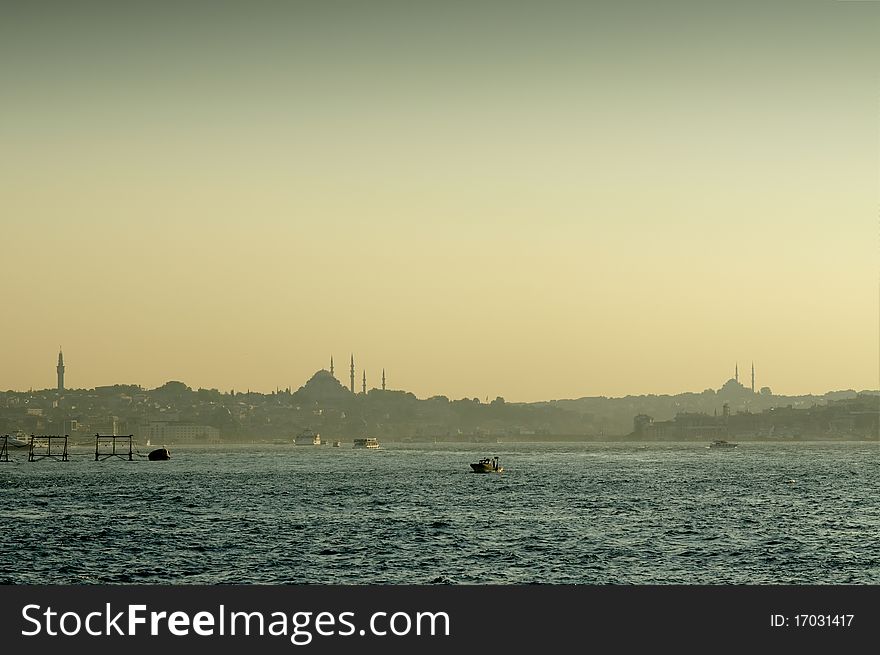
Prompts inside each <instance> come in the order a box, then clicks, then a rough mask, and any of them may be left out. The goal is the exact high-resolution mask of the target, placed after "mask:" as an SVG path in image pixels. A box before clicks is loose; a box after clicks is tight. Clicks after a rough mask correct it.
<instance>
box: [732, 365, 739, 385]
mask: <svg viewBox="0 0 880 655" xmlns="http://www.w3.org/2000/svg"><path fill="white" fill-rule="evenodd" d="M733 377H734V379H735V380H736V381H737V382H739V362H737V363H736V371H735V372H734V374H733Z"/></svg>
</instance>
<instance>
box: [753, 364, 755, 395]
mask: <svg viewBox="0 0 880 655" xmlns="http://www.w3.org/2000/svg"><path fill="white" fill-rule="evenodd" d="M752 393H755V362H752Z"/></svg>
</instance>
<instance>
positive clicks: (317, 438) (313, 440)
mask: <svg viewBox="0 0 880 655" xmlns="http://www.w3.org/2000/svg"><path fill="white" fill-rule="evenodd" d="M293 442H294V443H295V444H296V445H297V446H320V445H321V435H319V434H318V433H317V432H314V431H313V430H310V429H309V428H306V429H305V430H303V431H302V432H300V433H299V434H298V435H296V438H295V439H294V440H293Z"/></svg>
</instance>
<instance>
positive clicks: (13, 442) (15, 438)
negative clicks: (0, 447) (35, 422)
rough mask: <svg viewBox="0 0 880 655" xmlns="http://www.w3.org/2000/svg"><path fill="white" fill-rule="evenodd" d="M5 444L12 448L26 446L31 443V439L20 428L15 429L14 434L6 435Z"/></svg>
mask: <svg viewBox="0 0 880 655" xmlns="http://www.w3.org/2000/svg"><path fill="white" fill-rule="evenodd" d="M6 445H7V446H11V447H12V448H27V447H28V446H30V445H31V439H30V437H28V436H27V435H26V434H25V433H24V432H22V431H21V430H16V431H15V433H14V434H8V435H6Z"/></svg>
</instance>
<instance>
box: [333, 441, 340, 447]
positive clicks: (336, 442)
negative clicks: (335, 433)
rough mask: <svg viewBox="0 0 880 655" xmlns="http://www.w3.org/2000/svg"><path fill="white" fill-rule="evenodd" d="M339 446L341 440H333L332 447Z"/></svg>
mask: <svg viewBox="0 0 880 655" xmlns="http://www.w3.org/2000/svg"><path fill="white" fill-rule="evenodd" d="M340 446H342V442H341V441H340V440H339V439H337V440H336V441H334V442H333V447H334V448H339V447H340Z"/></svg>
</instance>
